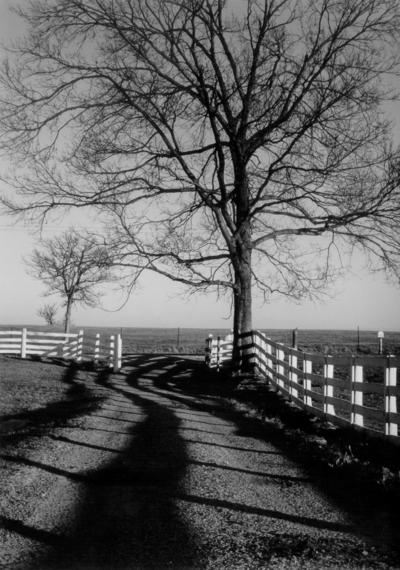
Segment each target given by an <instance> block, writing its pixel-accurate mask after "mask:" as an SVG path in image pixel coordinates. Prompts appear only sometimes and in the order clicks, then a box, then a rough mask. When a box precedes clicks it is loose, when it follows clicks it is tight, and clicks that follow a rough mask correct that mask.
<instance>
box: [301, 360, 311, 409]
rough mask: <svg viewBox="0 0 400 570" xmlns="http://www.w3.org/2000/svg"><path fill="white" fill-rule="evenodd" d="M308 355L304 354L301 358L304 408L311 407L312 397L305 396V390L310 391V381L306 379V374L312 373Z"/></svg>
mask: <svg viewBox="0 0 400 570" xmlns="http://www.w3.org/2000/svg"><path fill="white" fill-rule="evenodd" d="M308 356H309V355H308V354H306V353H304V357H303V388H304V395H303V402H304V404H305V405H306V406H312V397H311V396H309V395H308V394H306V390H311V380H310V379H309V378H308V374H311V373H312V361H311V360H308V359H307V357H308Z"/></svg>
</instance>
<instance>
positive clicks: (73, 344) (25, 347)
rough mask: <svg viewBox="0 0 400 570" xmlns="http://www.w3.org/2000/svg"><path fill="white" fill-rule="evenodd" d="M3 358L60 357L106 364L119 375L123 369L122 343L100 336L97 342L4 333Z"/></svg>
mask: <svg viewBox="0 0 400 570" xmlns="http://www.w3.org/2000/svg"><path fill="white" fill-rule="evenodd" d="M0 354H15V355H19V356H20V357H21V358H26V357H27V356H40V357H42V358H45V357H55V356H57V357H59V358H65V359H73V360H76V361H77V362H81V361H82V360H83V359H84V360H93V361H94V363H95V364H98V363H99V362H103V363H106V364H107V365H108V366H109V367H110V368H113V369H114V371H115V372H117V371H118V370H120V368H121V365H122V339H121V335H120V334H118V335H116V337H114V336H111V337H108V338H107V337H103V338H101V336H100V334H96V337H95V339H94V340H92V339H91V338H90V337H89V336H86V337H84V331H83V330H81V331H79V333H49V332H34V331H28V330H27V329H22V330H21V331H0Z"/></svg>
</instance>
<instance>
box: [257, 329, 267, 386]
mask: <svg viewBox="0 0 400 570" xmlns="http://www.w3.org/2000/svg"><path fill="white" fill-rule="evenodd" d="M260 335H261V336H260V338H259V341H260V342H259V345H260V351H259V357H260V360H259V365H258V366H259V368H260V370H261V372H262V373H263V374H264V376H267V369H266V366H265V364H266V359H265V353H266V343H265V336H264V335H263V333H262V332H260Z"/></svg>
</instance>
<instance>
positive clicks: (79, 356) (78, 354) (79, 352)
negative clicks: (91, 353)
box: [76, 331, 83, 362]
mask: <svg viewBox="0 0 400 570" xmlns="http://www.w3.org/2000/svg"><path fill="white" fill-rule="evenodd" d="M76 349H77V350H76V360H77V362H81V360H82V353H83V331H79V333H78V344H77V347H76Z"/></svg>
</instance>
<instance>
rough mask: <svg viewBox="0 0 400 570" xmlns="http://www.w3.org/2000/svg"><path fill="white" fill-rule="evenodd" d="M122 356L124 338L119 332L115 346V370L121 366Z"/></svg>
mask: <svg viewBox="0 0 400 570" xmlns="http://www.w3.org/2000/svg"><path fill="white" fill-rule="evenodd" d="M121 357H122V340H121V335H120V334H117V338H116V343H115V346H114V372H118V370H120V368H121Z"/></svg>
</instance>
